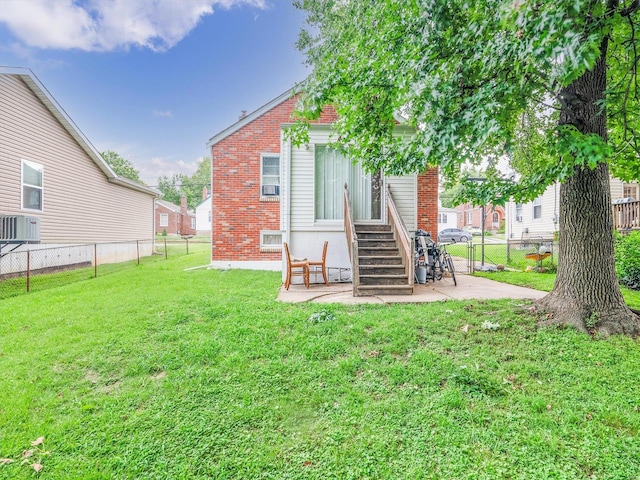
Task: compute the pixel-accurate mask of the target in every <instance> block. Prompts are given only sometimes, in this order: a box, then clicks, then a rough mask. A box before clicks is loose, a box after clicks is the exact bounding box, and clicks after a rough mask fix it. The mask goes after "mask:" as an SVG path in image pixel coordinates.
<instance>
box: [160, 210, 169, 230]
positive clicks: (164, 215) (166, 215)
mask: <svg viewBox="0 0 640 480" xmlns="http://www.w3.org/2000/svg"><path fill="white" fill-rule="evenodd" d="M163 217H164V218H166V219H167V222H166V224H165V223H163V222H162V218H163ZM159 223H160V226H161V227H168V226H169V214H168V213H161V214H160V220H159Z"/></svg>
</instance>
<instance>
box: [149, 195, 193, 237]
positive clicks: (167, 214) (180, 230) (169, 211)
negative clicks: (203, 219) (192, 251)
mask: <svg viewBox="0 0 640 480" xmlns="http://www.w3.org/2000/svg"><path fill="white" fill-rule="evenodd" d="M156 233H157V234H159V235H164V234H166V235H181V236H183V237H184V236H192V235H195V234H196V214H195V213H193V212H191V211H189V210H188V209H187V197H182V198H180V205H175V204H173V203H170V202H167V201H165V200H156Z"/></svg>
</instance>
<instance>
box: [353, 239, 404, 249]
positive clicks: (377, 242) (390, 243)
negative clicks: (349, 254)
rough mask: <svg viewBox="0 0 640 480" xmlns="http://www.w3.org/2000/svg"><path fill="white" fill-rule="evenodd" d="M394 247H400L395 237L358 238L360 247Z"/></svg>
mask: <svg viewBox="0 0 640 480" xmlns="http://www.w3.org/2000/svg"><path fill="white" fill-rule="evenodd" d="M379 247H394V248H395V249H397V248H398V245H397V244H396V241H395V240H394V239H393V238H390V239H389V238H358V248H379Z"/></svg>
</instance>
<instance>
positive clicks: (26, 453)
mask: <svg viewBox="0 0 640 480" xmlns="http://www.w3.org/2000/svg"><path fill="white" fill-rule="evenodd" d="M31 455H33V450H23V451H22V456H23V457H24V458H29V457H30V456H31Z"/></svg>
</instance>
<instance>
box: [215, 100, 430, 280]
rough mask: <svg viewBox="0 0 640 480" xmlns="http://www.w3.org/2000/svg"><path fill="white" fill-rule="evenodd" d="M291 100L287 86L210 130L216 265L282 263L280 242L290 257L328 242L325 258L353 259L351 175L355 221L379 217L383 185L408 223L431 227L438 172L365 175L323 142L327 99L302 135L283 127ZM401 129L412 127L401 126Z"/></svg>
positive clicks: (269, 266)
mask: <svg viewBox="0 0 640 480" xmlns="http://www.w3.org/2000/svg"><path fill="white" fill-rule="evenodd" d="M296 102H297V99H296V98H295V97H292V92H290V91H287V92H285V93H284V94H282V95H280V96H279V97H277V98H275V99H273V100H272V101H271V102H269V103H267V104H266V105H264V106H262V107H260V108H259V109H257V110H256V111H254V112H252V113H250V114H248V115H243V116H242V117H241V118H240V119H239V120H238V121H237V122H236V123H234V124H233V125H231V126H230V127H228V128H226V129H225V130H223V131H221V132H219V133H218V134H216V135H214V136H213V137H211V139H210V140H209V142H208V144H207V146H208V147H209V148H210V149H211V162H212V165H211V172H212V192H211V201H212V212H213V215H212V232H213V234H212V245H211V246H212V251H211V264H212V266H213V267H214V268H228V267H231V268H249V269H265V270H276V271H278V270H281V269H282V268H283V252H282V245H283V242H288V243H289V245H290V248H291V251H292V252H294V253H295V255H297V256H306V257H308V258H319V256H320V254H321V251H322V245H323V243H324V241H325V240H328V241H329V250H328V255H327V265H328V266H329V267H334V268H348V267H349V266H350V261H349V256H348V251H347V241H346V237H345V231H344V225H343V223H344V222H343V204H342V198H343V190H344V184H345V183H348V184H349V189H350V195H351V199H352V204H353V209H354V215H355V216H356V217H357V218H356V220H357V221H364V222H371V223H383V222H385V220H386V219H385V218H384V217H385V214H386V208H385V205H384V202H385V199H384V195H381V192H383V191H384V190H383V187H384V186H389V187H390V189H391V190H392V192H393V195H394V199H395V202H396V204H397V205H398V208H399V210H400V213H401V215H402V217H403V220H404V222H405V224H406V226H407V229H408V230H409V232H412V231H413V230H415V229H416V228H423V229H425V230H428V231H433V232H436V231H437V215H438V172H437V169H431V170H429V171H427V172H426V173H424V174H421V175H407V176H403V177H395V176H385V175H383V174H382V173H379V174H374V175H371V174H369V173H367V172H364V171H363V170H362V169H361V168H360V166H359V165H358V164H357V163H355V164H354V163H353V162H351V161H350V159H346V158H344V157H343V156H342V155H341V154H340V153H339V152H337V151H335V150H332V149H331V148H329V147H328V143H329V142H330V136H331V124H332V123H333V122H334V121H335V120H336V113H335V111H334V110H333V109H331V108H327V109H325V111H324V112H323V113H322V116H321V117H320V118H319V119H318V120H317V121H316V122H314V123H313V124H312V125H311V127H310V130H309V139H310V140H309V143H307V144H305V145H301V146H295V145H293V144H292V143H291V142H290V141H289V140H288V139H287V138H286V136H285V135H284V134H283V132H284V129H286V128H287V126H288V125H290V124H291V123H292V118H291V115H292V112H293V110H294V107H295V105H296ZM397 132H398V135H410V134H411V133H412V130H411V129H410V128H408V127H404V126H401V125H398V127H397Z"/></svg>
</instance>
